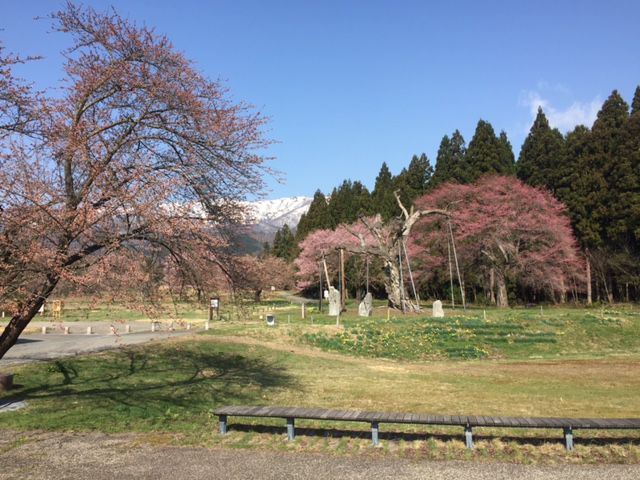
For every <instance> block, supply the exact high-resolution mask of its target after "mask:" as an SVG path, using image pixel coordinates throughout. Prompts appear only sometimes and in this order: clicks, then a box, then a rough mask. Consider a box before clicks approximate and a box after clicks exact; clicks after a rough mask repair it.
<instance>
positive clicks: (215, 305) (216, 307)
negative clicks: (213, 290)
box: [209, 297, 220, 321]
mask: <svg viewBox="0 0 640 480" xmlns="http://www.w3.org/2000/svg"><path fill="white" fill-rule="evenodd" d="M214 311H215V318H216V319H217V318H220V297H211V298H209V321H212V320H213V318H214V317H213V312H214Z"/></svg>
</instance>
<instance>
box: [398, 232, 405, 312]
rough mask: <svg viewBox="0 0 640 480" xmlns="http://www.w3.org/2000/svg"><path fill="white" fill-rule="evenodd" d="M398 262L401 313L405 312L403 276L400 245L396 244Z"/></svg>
mask: <svg viewBox="0 0 640 480" xmlns="http://www.w3.org/2000/svg"><path fill="white" fill-rule="evenodd" d="M398 264H399V265H398V266H399V267H400V305H401V306H402V313H405V298H404V277H403V275H402V247H401V246H400V244H398Z"/></svg>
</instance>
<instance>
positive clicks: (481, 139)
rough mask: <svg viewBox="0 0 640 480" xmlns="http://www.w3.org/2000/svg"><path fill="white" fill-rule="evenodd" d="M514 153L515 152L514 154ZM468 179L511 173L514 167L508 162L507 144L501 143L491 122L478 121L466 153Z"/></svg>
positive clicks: (471, 180) (474, 179)
mask: <svg viewBox="0 0 640 480" xmlns="http://www.w3.org/2000/svg"><path fill="white" fill-rule="evenodd" d="M512 155H513V154H512ZM465 160H466V162H465V164H466V169H465V170H466V172H465V175H466V180H467V181H469V182H475V181H476V180H477V179H478V178H480V177H481V176H482V175H485V174H487V173H495V174H498V175H510V174H512V173H513V167H512V166H510V165H508V164H507V155H506V145H505V144H504V143H502V144H501V143H500V141H499V140H498V137H496V134H495V131H494V130H493V127H492V126H491V124H490V123H489V122H487V121H485V120H480V121H478V125H477V126H476V131H475V133H474V135H473V138H472V139H471V141H470V142H469V148H468V149H467V154H466V155H465Z"/></svg>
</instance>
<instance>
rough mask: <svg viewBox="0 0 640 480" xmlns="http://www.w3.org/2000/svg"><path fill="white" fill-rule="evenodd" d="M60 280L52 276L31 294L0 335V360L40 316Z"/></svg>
mask: <svg viewBox="0 0 640 480" xmlns="http://www.w3.org/2000/svg"><path fill="white" fill-rule="evenodd" d="M58 280H59V278H58V277H54V276H50V277H49V278H48V279H47V281H46V282H45V283H44V284H43V285H42V287H41V288H39V289H37V290H36V291H34V292H32V293H31V295H30V296H29V297H28V298H27V300H26V301H25V302H24V304H23V305H22V308H20V309H19V310H18V312H17V313H16V314H15V315H14V316H13V317H11V320H10V321H9V324H8V325H7V326H6V327H5V329H4V331H3V332H2V335H0V359H1V358H2V357H4V355H5V353H7V352H8V351H9V349H10V348H11V347H13V346H14V345H15V344H16V342H17V341H18V337H20V334H21V333H22V332H23V330H24V329H25V328H26V327H27V325H29V322H30V321H31V320H32V319H33V317H35V316H36V315H37V314H38V310H40V307H41V306H42V305H43V304H44V302H45V300H46V299H47V297H48V296H49V295H50V294H51V292H52V290H53V289H54V288H55V286H56V285H57V284H58Z"/></svg>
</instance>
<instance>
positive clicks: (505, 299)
mask: <svg viewBox="0 0 640 480" xmlns="http://www.w3.org/2000/svg"><path fill="white" fill-rule="evenodd" d="M495 279H496V285H497V286H498V295H497V298H496V303H497V305H498V307H500V308H507V307H508V306H509V294H508V293H507V282H506V281H505V278H504V274H503V273H502V272H501V271H499V270H496V271H495Z"/></svg>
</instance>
